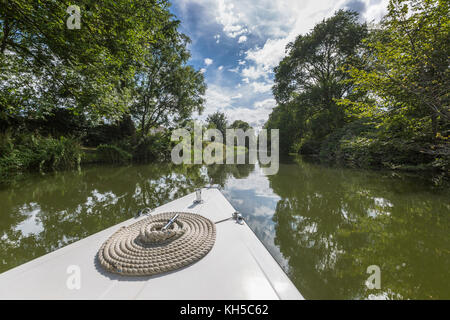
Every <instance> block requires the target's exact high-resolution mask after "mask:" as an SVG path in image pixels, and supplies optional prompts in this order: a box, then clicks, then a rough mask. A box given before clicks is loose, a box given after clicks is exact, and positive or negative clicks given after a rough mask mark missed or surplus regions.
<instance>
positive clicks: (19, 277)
mask: <svg viewBox="0 0 450 320" xmlns="http://www.w3.org/2000/svg"><path fill="white" fill-rule="evenodd" d="M194 197H195V196H194V194H193V193H192V194H189V195H187V196H185V197H183V198H180V199H177V200H175V201H172V202H170V203H167V204H165V205H163V206H161V207H158V208H157V209H155V210H154V211H152V214H156V213H160V212H164V211H184V212H193V213H198V214H201V215H203V216H205V217H208V218H209V219H211V220H212V221H214V222H216V221H219V220H222V219H226V218H228V217H230V216H231V214H232V213H233V212H234V211H235V210H234V208H233V207H232V206H231V204H230V203H229V202H228V201H227V200H226V199H225V197H224V196H223V195H222V193H221V192H220V191H219V190H217V189H215V188H211V189H203V190H202V198H203V199H204V200H205V201H204V203H202V204H199V205H196V206H194V205H193V200H194ZM143 218H145V216H144V217H141V218H138V219H143ZM135 221H137V219H130V220H128V221H125V222H123V223H120V224H118V225H115V226H113V227H111V228H108V229H106V230H103V231H101V232H99V233H96V234H94V235H92V236H89V237H87V238H85V239H83V240H80V241H77V242H75V243H73V244H70V245H68V246H66V247H63V248H61V249H58V250H56V251H54V252H51V253H49V254H47V255H44V256H42V257H40V258H37V259H35V260H33V261H30V262H28V263H25V264H23V265H21V266H19V267H17V268H14V269H12V270H9V271H6V272H4V273H2V274H0V299H168V300H170V299H225V300H228V299H235V300H241V299H243V300H246V299H270V300H271V299H303V297H302V295H301V294H300V293H299V292H298V290H297V289H296V287H295V286H294V285H293V284H292V282H291V281H290V279H289V278H288V277H287V276H286V274H285V273H284V272H283V270H282V269H281V267H280V266H279V265H278V264H277V262H276V261H275V260H274V259H273V258H272V256H271V255H270V254H269V252H268V251H267V250H266V248H265V247H264V246H263V244H262V243H261V242H260V241H259V240H258V238H257V237H256V236H255V234H254V233H253V232H252V231H251V230H250V228H249V227H248V226H247V225H246V224H244V225H239V224H237V223H236V222H235V221H234V220H228V221H225V222H222V223H219V224H217V225H216V227H217V238H216V243H215V244H214V247H213V249H212V250H211V251H210V252H209V253H208V254H207V255H206V256H205V257H204V258H203V259H201V260H200V261H198V262H196V263H194V264H193V265H191V266H188V267H185V268H183V269H180V270H177V271H173V272H170V273H165V274H161V275H157V276H152V277H124V276H119V275H113V274H109V273H107V272H105V271H103V270H102V269H101V267H99V266H98V264H97V262H96V259H95V256H96V253H97V251H98V249H99V248H100V246H101V244H102V243H103V242H104V241H105V240H106V239H108V238H109V236H110V235H111V234H113V232H114V231H116V230H117V229H118V228H120V227H121V226H125V225H129V224H131V223H133V222H135ZM70 265H76V266H79V267H80V270H81V277H80V279H81V287H80V289H78V290H77V289H72V290H70V289H69V288H68V287H67V284H66V282H67V279H68V277H69V276H70V274H68V273H67V268H68V267H69V266H70Z"/></svg>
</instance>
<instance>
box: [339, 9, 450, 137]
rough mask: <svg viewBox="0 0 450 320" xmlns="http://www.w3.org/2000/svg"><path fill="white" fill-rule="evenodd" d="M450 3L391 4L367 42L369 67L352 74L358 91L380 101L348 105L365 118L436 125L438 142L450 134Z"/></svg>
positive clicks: (434, 135)
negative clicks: (403, 119)
mask: <svg viewBox="0 0 450 320" xmlns="http://www.w3.org/2000/svg"><path fill="white" fill-rule="evenodd" d="M449 7H450V4H449V2H448V1H441V0H391V1H390V2H389V6H388V14H387V15H386V16H385V18H384V19H383V20H382V22H381V24H380V26H379V28H377V29H376V30H374V31H373V32H372V33H371V35H370V37H369V39H368V40H367V46H368V51H367V52H366V54H365V56H364V58H365V60H366V64H365V66H364V67H363V68H361V67H358V66H353V67H352V68H351V69H350V74H351V76H352V82H353V83H354V84H355V85H356V87H355V90H358V91H361V92H366V93H368V94H370V95H371V96H372V97H373V98H374V101H373V102H372V103H366V101H362V100H352V99H346V100H343V102H344V103H346V104H347V105H351V106H353V107H354V111H355V112H356V113H360V114H361V115H362V116H374V115H376V114H382V117H384V119H385V120H386V121H391V120H392V119H394V118H398V117H408V118H411V119H415V121H418V120H420V119H421V121H427V119H428V122H431V127H432V130H430V131H431V132H432V134H433V137H436V135H437V133H438V131H439V130H440V129H441V130H442V129H445V128H447V130H449V129H450V128H449V120H450V109H449V95H450V72H449V60H448V59H449V56H450V45H449V38H450V19H449Z"/></svg>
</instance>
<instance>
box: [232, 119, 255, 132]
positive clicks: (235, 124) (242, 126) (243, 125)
mask: <svg viewBox="0 0 450 320" xmlns="http://www.w3.org/2000/svg"><path fill="white" fill-rule="evenodd" d="M230 128H231V129H242V130H244V131H247V130H248V129H252V126H251V125H249V124H248V122H245V121H242V120H236V121H234V122H233V123H232V124H231V126H230Z"/></svg>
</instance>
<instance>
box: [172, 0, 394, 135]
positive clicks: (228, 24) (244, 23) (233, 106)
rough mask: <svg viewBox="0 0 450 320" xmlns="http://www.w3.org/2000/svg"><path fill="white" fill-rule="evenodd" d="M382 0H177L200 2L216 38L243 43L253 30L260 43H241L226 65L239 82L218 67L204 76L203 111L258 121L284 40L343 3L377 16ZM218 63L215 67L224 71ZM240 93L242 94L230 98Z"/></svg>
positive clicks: (269, 100) (268, 102) (265, 110)
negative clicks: (208, 76)
mask: <svg viewBox="0 0 450 320" xmlns="http://www.w3.org/2000/svg"><path fill="white" fill-rule="evenodd" d="M387 2H388V0H277V1H273V0H258V1H254V0H177V4H178V3H179V5H180V7H182V8H183V7H187V4H188V3H195V4H196V5H198V6H201V7H202V8H203V12H204V16H203V17H202V20H203V21H204V22H203V26H204V27H205V28H208V26H211V27H213V26H215V27H216V26H217V24H219V25H220V28H221V30H220V32H215V35H214V36H213V37H214V40H215V42H216V43H219V42H220V41H221V40H222V39H223V37H230V38H237V42H238V43H244V42H246V41H247V42H246V44H247V43H248V36H249V34H251V35H252V41H253V39H255V43H259V46H254V47H250V48H249V47H246V48H245V47H244V48H242V49H244V50H241V51H240V52H239V56H238V57H237V59H239V60H237V61H236V65H235V66H231V67H227V69H226V70H228V71H230V72H234V73H238V74H240V75H241V77H242V78H241V81H242V82H241V83H238V84H236V83H232V84H230V83H229V82H227V81H223V80H226V79H223V78H222V77H231V76H232V75H230V74H229V75H225V74H224V73H222V72H217V73H216V74H217V75H216V77H217V78H216V79H215V80H208V81H209V82H208V90H207V93H206V95H205V97H206V110H205V114H206V115H207V114H209V113H212V112H216V111H222V112H225V113H226V114H227V116H228V117H229V119H230V120H236V119H243V120H246V121H248V122H253V125H255V126H257V127H258V126H261V125H262V124H263V123H264V122H265V121H266V120H267V116H268V114H269V113H270V111H271V110H272V108H273V106H274V105H275V100H274V99H273V97H272V95H271V92H270V91H271V87H272V85H273V81H272V80H271V79H273V73H272V72H273V68H274V67H275V66H277V65H278V63H279V61H280V60H281V59H282V58H283V57H284V56H285V47H286V45H287V44H288V43H289V42H291V41H293V40H295V38H296V37H297V36H298V35H299V34H305V33H307V32H309V31H310V30H311V29H312V28H313V27H314V25H315V24H317V23H319V22H320V21H322V20H323V19H324V18H328V17H330V16H332V15H333V14H334V12H335V11H336V10H338V9H340V8H344V7H347V8H349V7H353V8H355V7H358V8H362V10H361V11H362V18H363V19H365V20H368V21H371V20H374V19H375V20H378V19H379V18H380V17H381V16H382V15H383V14H384V12H385V11H386V4H387ZM211 30H214V29H211ZM221 32H223V33H221ZM219 33H220V34H219ZM210 37H211V35H210ZM209 39H211V38H209ZM194 41H195V39H194ZM207 59H209V60H208V61H210V63H209V62H207ZM207 59H205V60H204V63H205V68H206V67H208V66H209V65H211V64H212V63H213V59H215V60H217V61H216V62H218V61H220V62H219V63H224V62H223V61H221V60H220V58H218V57H214V56H213V57H211V58H207ZM227 65H228V62H227ZM241 66H242V67H241ZM221 67H222V66H219V68H218V70H223V69H222V68H221ZM205 68H203V69H201V70H202V72H205V71H206V69H205ZM210 81H212V82H213V83H210ZM233 81H234V80H233ZM239 95H241V98H239V99H237V98H236V99H232V98H235V97H237V96H239ZM255 101H256V102H255ZM240 104H242V106H241V105H240Z"/></svg>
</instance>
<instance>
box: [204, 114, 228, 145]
mask: <svg viewBox="0 0 450 320" xmlns="http://www.w3.org/2000/svg"><path fill="white" fill-rule="evenodd" d="M206 123H207V124H208V126H209V127H211V128H215V129H217V130H219V131H220V132H221V133H222V136H223V137H224V139H225V135H226V131H227V127H228V119H227V117H226V115H225V114H224V113H223V112H219V111H217V112H215V113H213V114H210V115H209V116H208V117H207V118H206Z"/></svg>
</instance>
